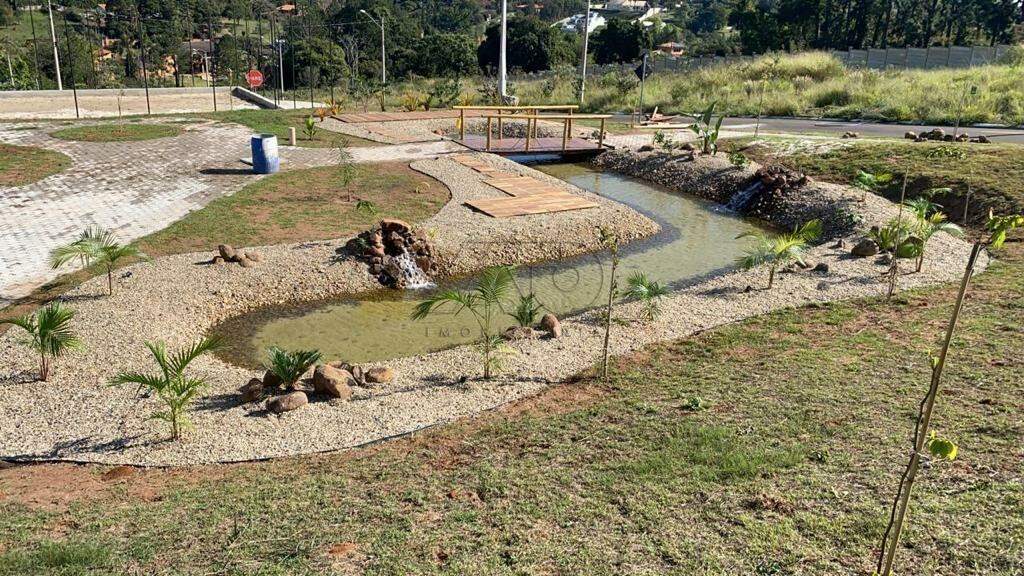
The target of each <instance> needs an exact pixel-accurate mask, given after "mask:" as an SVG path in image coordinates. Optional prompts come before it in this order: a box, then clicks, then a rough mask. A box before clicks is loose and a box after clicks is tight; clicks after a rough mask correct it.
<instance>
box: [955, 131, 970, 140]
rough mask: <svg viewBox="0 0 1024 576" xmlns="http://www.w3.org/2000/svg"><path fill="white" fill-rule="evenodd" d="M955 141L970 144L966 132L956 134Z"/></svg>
mask: <svg viewBox="0 0 1024 576" xmlns="http://www.w3.org/2000/svg"><path fill="white" fill-rule="evenodd" d="M956 141H957V142H970V141H971V137H970V136H969V135H968V134H967V133H966V132H965V133H963V134H957V136H956Z"/></svg>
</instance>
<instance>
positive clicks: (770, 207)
mask: <svg viewBox="0 0 1024 576" xmlns="http://www.w3.org/2000/svg"><path fill="white" fill-rule="evenodd" d="M754 179H755V180H757V181H760V183H761V191H760V193H758V195H757V197H756V198H754V199H753V201H751V202H750V203H749V204H747V210H746V213H747V214H748V215H751V216H758V217H764V216H766V215H768V214H772V213H774V212H775V211H777V210H779V209H780V207H781V206H782V201H783V199H784V197H785V196H786V195H787V194H788V193H789V192H791V191H792V190H794V189H796V188H800V187H801V186H804V185H805V184H807V183H808V182H810V178H808V177H807V175H806V174H804V173H802V172H796V171H794V170H789V169H788V168H785V167H782V166H762V167H761V168H758V169H757V171H756V172H754Z"/></svg>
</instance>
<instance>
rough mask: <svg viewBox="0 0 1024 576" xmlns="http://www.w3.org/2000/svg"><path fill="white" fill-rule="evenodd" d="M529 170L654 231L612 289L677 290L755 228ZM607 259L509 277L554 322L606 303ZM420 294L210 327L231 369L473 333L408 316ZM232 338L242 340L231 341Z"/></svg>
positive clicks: (577, 175) (301, 307) (659, 199)
mask: <svg viewBox="0 0 1024 576" xmlns="http://www.w3.org/2000/svg"><path fill="white" fill-rule="evenodd" d="M536 168H538V169H539V170H541V171H543V172H546V173H547V174H550V175H552V176H555V177H557V178H560V179H562V180H565V181H567V182H570V183H572V184H574V185H576V186H579V187H580V188H584V189H586V190H590V191H592V192H594V193H597V194H600V195H602V196H604V197H606V198H610V199H613V200H616V201H618V202H622V203H624V204H627V205H629V206H631V207H633V208H635V209H636V210H638V211H640V212H642V213H644V214H645V215H647V216H648V217H650V218H652V219H654V220H656V221H657V222H658V223H659V224H660V225H661V226H662V231H661V232H659V233H658V234H656V235H654V236H651V237H649V238H646V239H643V240H639V241H635V242H632V243H630V244H628V245H626V246H624V247H623V248H622V249H621V251H620V254H621V262H620V269H619V270H620V278H621V282H620V283H619V285H620V286H624V285H625V280H626V278H627V277H628V276H629V275H630V274H632V273H633V272H635V271H643V272H644V273H646V274H647V276H648V277H649V278H651V279H652V280H656V281H658V282H662V283H664V284H667V285H669V286H670V287H679V286H682V285H685V284H687V283H689V282H692V281H693V280H694V279H696V278H698V277H700V276H704V275H707V274H709V273H713V272H717V271H721V270H723V269H727V268H729V267H731V266H732V265H733V262H734V261H735V259H736V257H737V256H738V255H740V254H741V253H742V251H743V248H744V246H745V245H746V244H747V243H748V242H749V241H747V240H743V239H737V236H739V235H741V234H743V233H745V232H750V231H753V230H757V229H758V226H757V224H756V223H754V222H750V221H747V220H744V219H743V218H740V217H738V216H736V215H735V214H733V213H731V212H729V211H728V210H726V209H724V208H722V207H721V206H719V205H717V204H714V203H710V202H706V201H703V200H700V199H698V198H695V197H692V196H687V195H681V194H678V193H674V192H670V191H667V190H665V189H662V188H659V187H657V186H655V185H652V184H649V183H647V182H642V181H640V180H635V179H631V178H629V177H626V176H622V175H618V174H613V173H605V172H601V171H598V170H595V169H593V168H591V167H589V166H586V165H579V164H548V165H538V166H536ZM595 233H596V231H595ZM607 260H608V256H607V254H604V253H602V254H589V255H584V256H579V257H574V258H570V259H566V260H560V261H557V262H545V263H540V264H536V265H530V266H520V267H519V268H517V269H516V274H515V276H516V283H517V288H518V292H519V293H521V294H528V293H530V292H533V293H534V294H535V295H536V298H537V300H539V301H540V303H541V304H542V305H543V306H544V311H550V312H553V313H554V314H555V315H557V316H558V317H563V316H566V315H569V314H571V313H574V312H579V311H582V310H586V309H588V308H593V307H596V306H599V305H600V304H601V303H602V301H603V300H604V299H606V298H607V289H608V288H607V282H608V270H609V263H608V261H607ZM472 283H473V279H472V278H468V279H462V280H458V281H454V282H450V283H447V284H444V283H442V285H441V286H440V287H439V288H441V289H443V288H452V287H456V288H466V287H469V286H471V285H472ZM428 295H429V292H425V291H401V292H400V291H388V290H381V291H379V292H375V293H373V294H370V295H362V296H360V297H359V298H352V297H349V298H341V299H336V300H330V301H324V302H318V303H310V304H296V305H286V306H278V307H271V308H266V309H261V310H256V311H253V312H250V313H247V314H244V315H241V316H238V317H236V318H232V319H230V320H228V321H226V322H224V323H223V324H221V325H220V326H218V327H217V328H216V329H215V331H216V332H217V333H220V334H224V335H232V336H234V338H232V339H229V342H230V344H229V346H228V347H226V348H224V349H223V350H222V351H221V352H220V353H219V355H220V356H221V357H222V358H224V359H225V360H228V361H229V362H232V363H235V364H239V365H243V366H251V367H258V366H259V365H260V363H261V362H262V360H263V359H264V357H265V355H266V349H267V348H268V347H269V346H280V347H282V348H286V349H293V350H294V349H317V350H320V351H321V352H322V353H323V355H324V358H325V360H329V361H334V360H345V361H349V362H353V363H360V362H367V361H375V360H386V359H389V358H396V357H402V356H412V355H416V354H423V353H427V352H431V351H434V350H440V349H444V348H449V347H452V346H456V345H460V344H466V343H469V342H473V341H474V340H475V339H476V336H477V334H478V333H479V330H478V328H477V325H476V323H475V322H474V320H473V318H472V316H471V315H470V314H469V313H468V312H463V313H462V314H461V315H453V314H451V313H438V314H435V315H433V316H432V317H430V318H428V319H426V320H421V321H413V320H411V319H410V315H411V314H412V312H413V309H414V308H415V307H416V305H417V304H418V303H419V302H421V301H422V300H423V299H424V298H425V297H426V296H428ZM515 299H518V294H517V295H515ZM513 306H514V302H510V303H509V306H508V307H507V309H508V310H509V311H511V309H512V307H513ZM542 313H543V312H542ZM501 322H502V325H503V327H504V326H512V325H514V324H515V321H514V320H513V319H512V318H511V317H510V316H503V317H502V318H501ZM240 334H244V335H248V337H247V338H243V339H239V338H238V335H240Z"/></svg>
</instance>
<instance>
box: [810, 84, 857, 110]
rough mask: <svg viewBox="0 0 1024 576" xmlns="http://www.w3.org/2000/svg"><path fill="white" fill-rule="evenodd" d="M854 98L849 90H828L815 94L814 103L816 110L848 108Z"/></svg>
mask: <svg viewBox="0 0 1024 576" xmlns="http://www.w3.org/2000/svg"><path fill="white" fill-rule="evenodd" d="M852 98H853V97H852V96H851V95H850V90H849V89H848V88H828V89H826V90H823V91H821V92H818V93H817V94H815V95H814V99H813V101H812V102H813V103H814V106H815V108H825V107H828V106H846V105H847V104H849V103H850V100H852Z"/></svg>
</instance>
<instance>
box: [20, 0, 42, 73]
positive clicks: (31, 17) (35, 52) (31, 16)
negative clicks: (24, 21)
mask: <svg viewBox="0 0 1024 576" xmlns="http://www.w3.org/2000/svg"><path fill="white" fill-rule="evenodd" d="M15 8H17V6H15ZM35 11H36V10H35V7H34V6H29V7H28V21H29V24H30V25H31V26H32V60H33V62H35V64H36V90H42V89H43V81H42V80H41V79H40V78H39V42H38V41H37V40H36V17H35Z"/></svg>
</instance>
